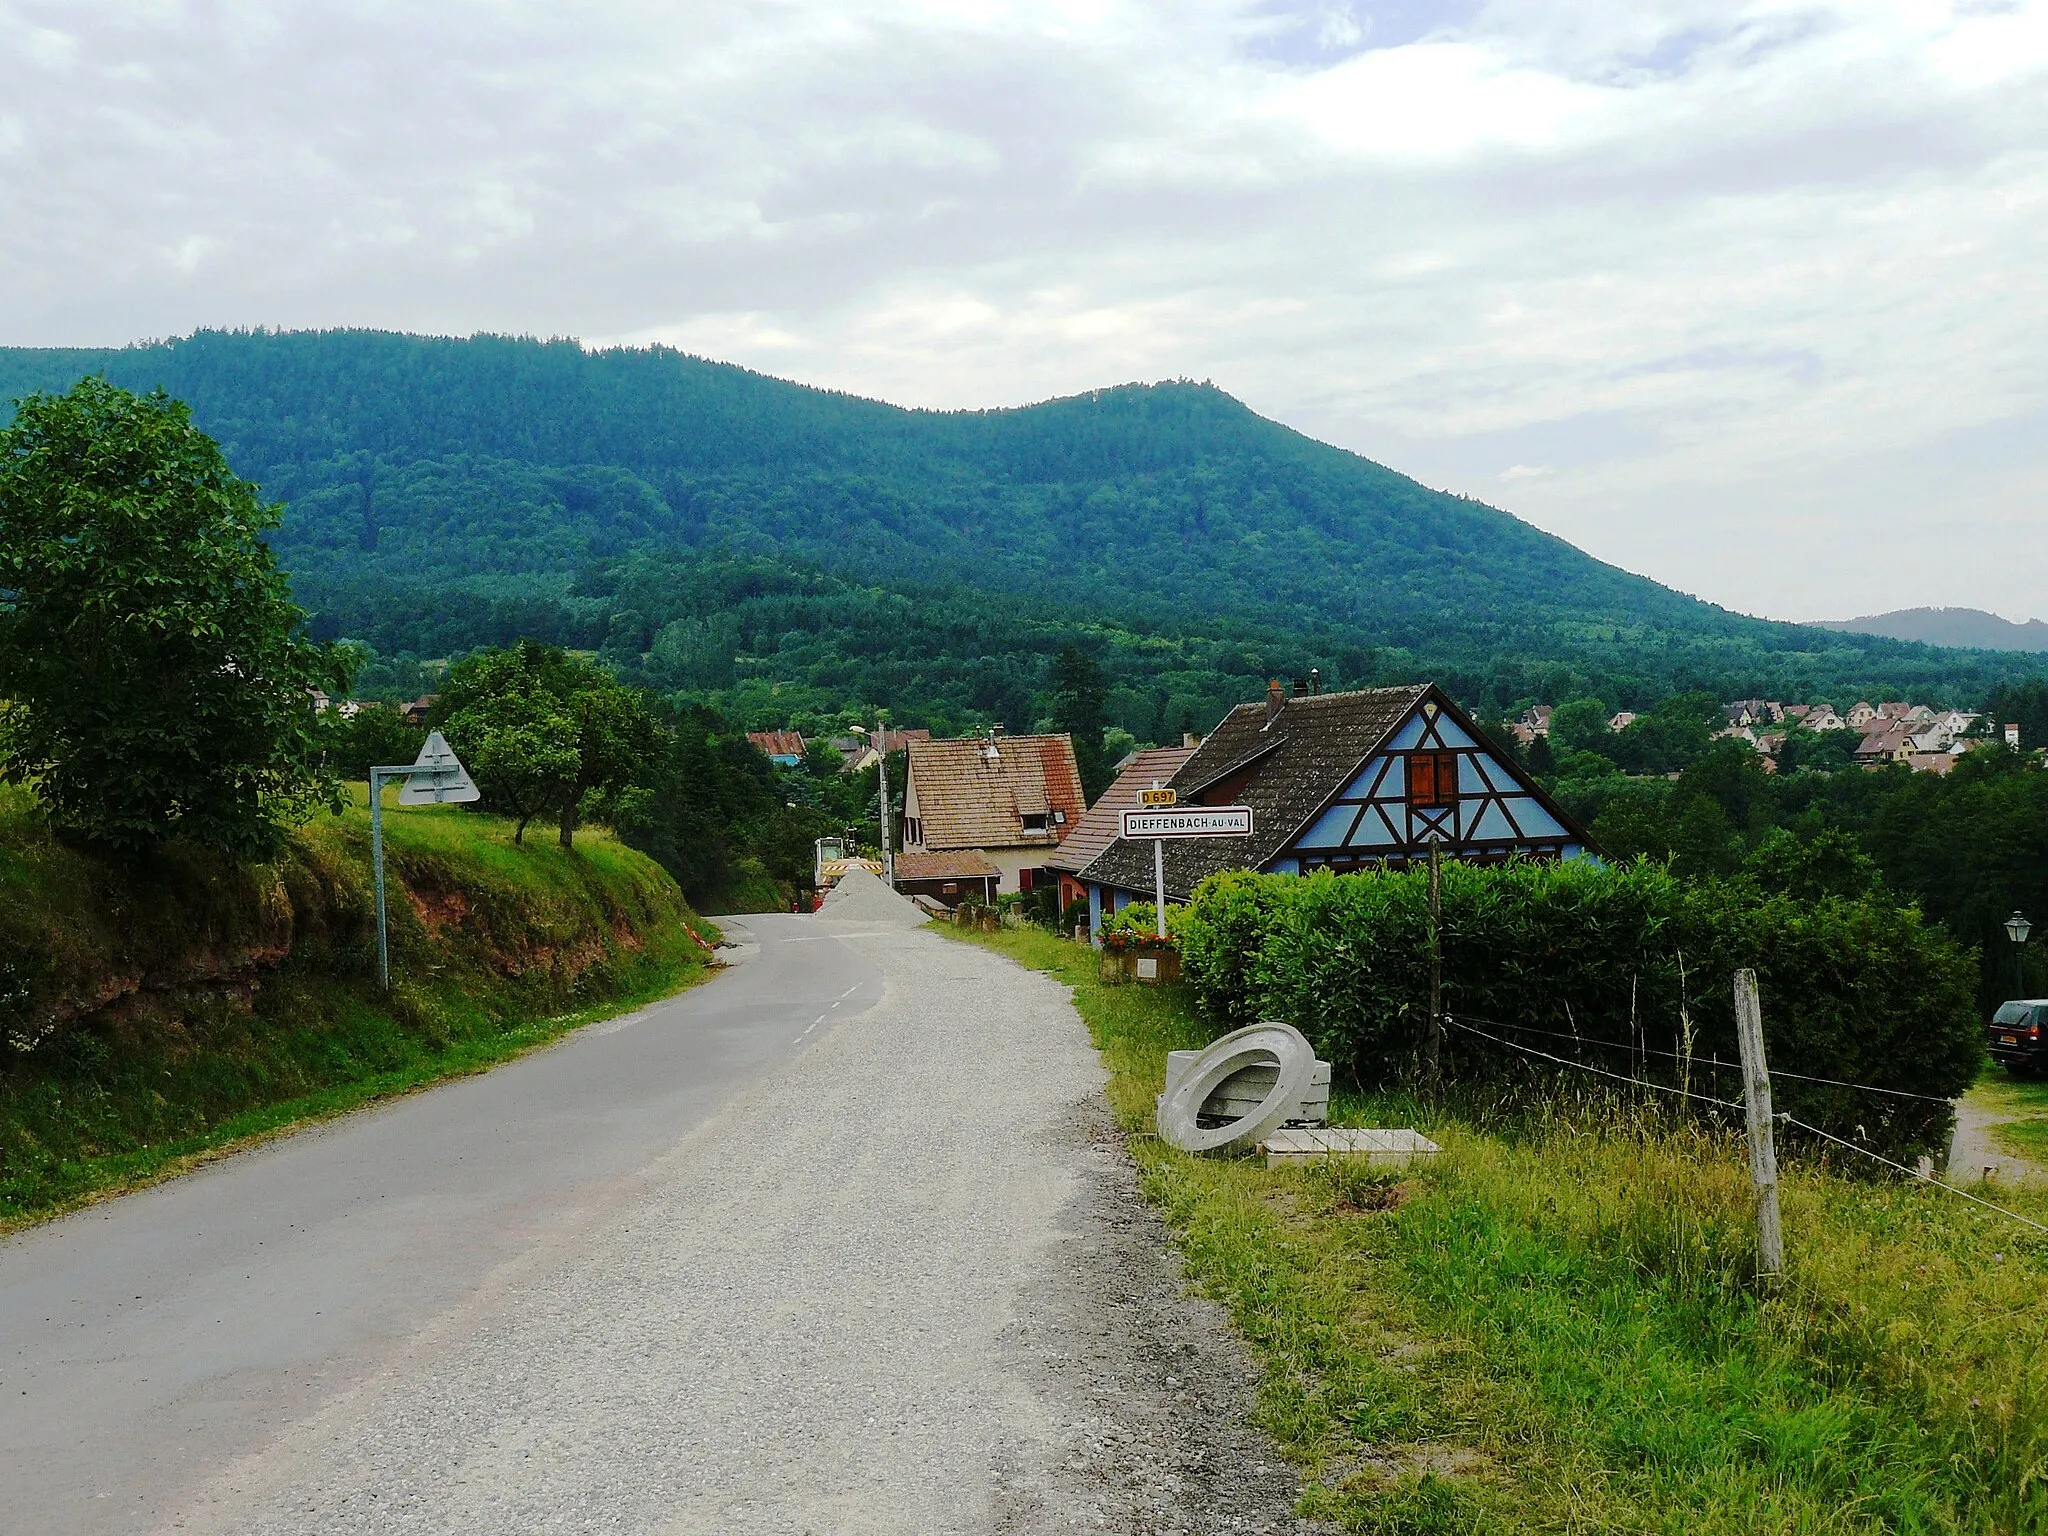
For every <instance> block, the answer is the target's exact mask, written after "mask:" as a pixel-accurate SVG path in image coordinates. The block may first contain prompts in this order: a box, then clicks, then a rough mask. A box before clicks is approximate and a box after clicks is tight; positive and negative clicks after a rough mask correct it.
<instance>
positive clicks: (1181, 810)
mask: <svg viewBox="0 0 2048 1536" xmlns="http://www.w3.org/2000/svg"><path fill="white" fill-rule="evenodd" d="M1177 798H1178V797H1177V796H1176V795H1175V794H1174V792H1173V791H1172V790H1170V789H1161V788H1160V787H1159V786H1158V785H1157V784H1155V785H1153V786H1152V787H1151V788H1150V789H1143V790H1140V791H1138V799H1139V801H1140V804H1141V808H1140V809H1138V810H1135V811H1125V812H1124V815H1123V829H1122V830H1123V835H1124V836H1125V837H1128V838H1131V839H1133V840H1135V839H1137V838H1143V837H1149V838H1151V839H1152V891H1153V901H1154V904H1155V905H1156V906H1157V907H1158V928H1159V937H1160V938H1162V939H1163V938H1165V937H1166V840H1167V839H1168V838H1169V837H1250V836H1251V835H1252V808H1251V807H1250V806H1248V805H1191V806H1186V807H1177V806H1175V804H1174V802H1175V800H1176V799H1177Z"/></svg>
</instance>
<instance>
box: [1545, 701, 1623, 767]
mask: <svg viewBox="0 0 2048 1536" xmlns="http://www.w3.org/2000/svg"><path fill="white" fill-rule="evenodd" d="M1608 715H1609V711H1608V708H1607V706H1606V705H1605V704H1603V703H1601V702H1600V701H1599V700H1598V699H1573V700H1571V701H1569V702H1568V703H1564V704H1560V705H1558V706H1557V708H1556V709H1555V710H1553V711H1552V712H1551V716H1550V746H1551V750H1552V751H1554V752H1556V753H1558V754H1559V755H1563V754H1564V753H1567V752H1598V753H1599V754H1600V755H1601V756H1602V757H1605V758H1608V759H1609V760H1610V761H1611V760H1612V759H1613V756H1614V732H1612V731H1610V730H1609V729H1607V721H1608Z"/></svg>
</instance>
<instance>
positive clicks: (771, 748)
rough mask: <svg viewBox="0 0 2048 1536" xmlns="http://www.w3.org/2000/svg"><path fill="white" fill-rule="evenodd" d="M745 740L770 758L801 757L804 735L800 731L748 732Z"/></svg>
mask: <svg viewBox="0 0 2048 1536" xmlns="http://www.w3.org/2000/svg"><path fill="white" fill-rule="evenodd" d="M747 740H749V741H751V742H752V743H753V744H754V745H755V746H757V747H759V748H760V749H761V750H762V751H763V752H766V753H767V754H768V755H769V756H770V757H802V756H803V755H804V733H803V732H802V731H749V732H747Z"/></svg>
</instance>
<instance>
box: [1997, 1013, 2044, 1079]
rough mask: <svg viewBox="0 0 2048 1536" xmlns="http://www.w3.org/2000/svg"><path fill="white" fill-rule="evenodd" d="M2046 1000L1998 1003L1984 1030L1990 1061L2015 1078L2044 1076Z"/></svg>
mask: <svg viewBox="0 0 2048 1536" xmlns="http://www.w3.org/2000/svg"><path fill="white" fill-rule="evenodd" d="M2043 1026H2048V998H2041V997H2031V998H2024V999H2019V1000H2016V1001H2013V1002H2010V1003H2000V1004H1999V1005H1998V1012H1996V1013H1994V1014H1993V1015H1992V1016H1991V1022H1990V1023H1989V1024H1987V1025H1986V1026H1985V1030H1986V1032H1987V1034H1988V1036H1989V1039H1988V1042H1987V1043H1988V1044H1989V1045H1990V1047H1991V1059H1992V1060H1993V1061H1995V1062H1997V1063H1998V1064H1999V1065H2000V1066H2002V1067H2004V1068H2005V1069H2006V1071H2008V1072H2010V1073H2012V1074H2013V1076H2015V1077H2033V1076H2035V1075H2036V1074H2038V1073H2042V1072H2048V1040H2044V1039H2043V1038H2042V1034H2041V1032H2042V1028H2043Z"/></svg>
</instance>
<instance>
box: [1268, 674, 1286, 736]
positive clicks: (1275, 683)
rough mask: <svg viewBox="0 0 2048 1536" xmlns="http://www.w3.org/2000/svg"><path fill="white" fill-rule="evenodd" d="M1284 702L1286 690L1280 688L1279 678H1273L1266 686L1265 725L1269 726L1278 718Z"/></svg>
mask: <svg viewBox="0 0 2048 1536" xmlns="http://www.w3.org/2000/svg"><path fill="white" fill-rule="evenodd" d="M1286 702H1287V690H1286V689H1285V688H1284V687H1282V686H1281V684H1280V679H1279V678H1277V677H1276V678H1273V679H1272V680H1271V681H1269V682H1268V683H1267V684H1266V724H1268V725H1271V724H1272V723H1273V722H1274V721H1275V720H1278V719H1279V718H1280V707H1281V706H1282V705H1283V704H1285V703H1286Z"/></svg>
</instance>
